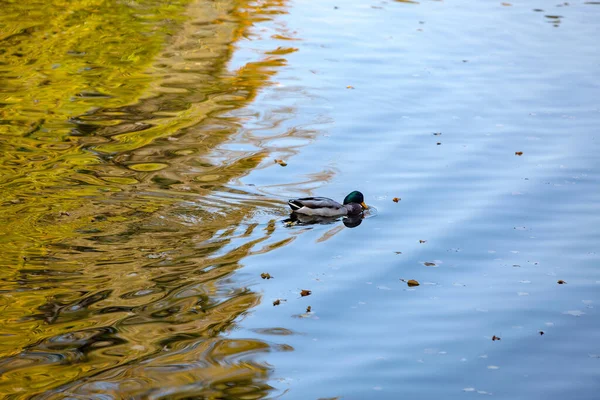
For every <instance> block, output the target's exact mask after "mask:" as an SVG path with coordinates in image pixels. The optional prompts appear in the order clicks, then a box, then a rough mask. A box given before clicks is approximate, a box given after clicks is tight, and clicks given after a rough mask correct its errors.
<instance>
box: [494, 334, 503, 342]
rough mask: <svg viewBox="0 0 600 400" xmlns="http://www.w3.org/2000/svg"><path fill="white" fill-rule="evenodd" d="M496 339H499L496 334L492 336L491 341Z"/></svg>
mask: <svg viewBox="0 0 600 400" xmlns="http://www.w3.org/2000/svg"><path fill="white" fill-rule="evenodd" d="M496 340H501V339H500V338H499V337H498V336H496V335H494V336H492V341H493V342H495V341H496Z"/></svg>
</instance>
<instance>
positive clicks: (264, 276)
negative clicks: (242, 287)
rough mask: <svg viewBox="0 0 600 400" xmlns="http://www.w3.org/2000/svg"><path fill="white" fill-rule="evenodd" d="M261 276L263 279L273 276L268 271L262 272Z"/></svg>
mask: <svg viewBox="0 0 600 400" xmlns="http://www.w3.org/2000/svg"><path fill="white" fill-rule="evenodd" d="M260 277H261V278H263V279H271V278H272V276H271V275H270V274H269V273H268V272H263V273H262V274H260Z"/></svg>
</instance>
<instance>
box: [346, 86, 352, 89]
mask: <svg viewBox="0 0 600 400" xmlns="http://www.w3.org/2000/svg"><path fill="white" fill-rule="evenodd" d="M346 89H354V86H350V85H348V86H346Z"/></svg>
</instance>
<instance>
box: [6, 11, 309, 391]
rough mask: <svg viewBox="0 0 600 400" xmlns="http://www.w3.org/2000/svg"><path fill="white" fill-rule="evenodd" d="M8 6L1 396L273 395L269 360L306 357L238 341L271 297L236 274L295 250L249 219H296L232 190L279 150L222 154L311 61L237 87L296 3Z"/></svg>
mask: <svg viewBox="0 0 600 400" xmlns="http://www.w3.org/2000/svg"><path fill="white" fill-rule="evenodd" d="M3 7H4V10H5V11H3V16H0V76H1V77H2V82H3V83H2V86H0V103H1V104H0V119H1V122H0V148H1V150H2V155H1V158H0V165H1V167H0V169H1V174H0V185H1V187H2V194H1V201H0V204H1V208H0V224H1V226H3V230H2V232H1V235H0V243H1V244H2V249H3V251H2V253H1V254H0V265H1V267H2V268H1V269H0V282H1V283H0V290H2V294H3V295H2V298H1V300H0V301H1V303H0V310H1V311H0V321H1V326H2V328H1V334H2V337H3V340H2V341H1V342H0V371H1V374H0V393H2V394H3V395H14V396H15V398H20V397H23V398H24V397H29V396H31V395H35V394H38V395H39V396H40V397H41V398H54V397H63V396H65V393H71V394H73V395H74V396H83V398H85V397H86V396H91V395H93V394H96V393H105V394H107V393H108V394H113V395H116V394H117V393H119V395H118V396H117V397H119V396H123V395H126V396H142V397H148V398H163V397H168V398H177V397H185V396H195V397H201V398H231V397H236V398H247V399H253V398H262V397H264V396H266V395H267V394H268V392H269V390H270V386H269V385H268V384H267V383H266V380H267V377H268V375H269V367H268V366H266V365H264V364H262V363H260V362H257V361H254V360H253V355H256V354H260V353H262V352H266V351H277V350H284V351H287V350H290V349H289V348H285V347H278V346H274V345H272V344H269V343H266V342H262V341H257V340H237V339H236V340H233V339H226V338H224V337H222V335H221V334H222V333H223V332H227V331H228V330H230V329H231V328H232V326H233V323H234V321H235V320H236V319H237V318H239V317H240V316H243V315H244V314H245V313H246V312H247V311H248V310H249V309H250V308H251V307H253V306H255V305H256V304H257V303H258V302H259V301H260V296H259V295H258V294H257V293H254V292H252V291H250V290H248V289H246V288H243V287H236V286H235V285H234V284H233V283H232V282H231V281H230V280H228V276H229V275H230V274H231V273H232V272H234V271H235V270H236V269H237V268H239V266H240V260H241V259H242V258H243V257H246V256H248V255H251V254H257V253H260V252H265V251H271V250H273V249H275V248H278V247H281V246H283V245H285V244H286V243H288V242H289V241H290V240H292V239H285V240H281V241H275V242H272V241H269V242H268V244H263V242H265V241H266V240H267V239H269V238H270V237H271V235H272V234H273V232H274V231H275V229H276V219H275V217H273V219H271V221H270V222H269V223H268V224H266V225H259V224H257V223H252V224H248V223H244V222H243V221H244V218H246V216H247V215H248V214H252V213H253V212H255V210H256V209H257V208H263V209H265V208H266V209H269V210H274V209H275V207H279V206H280V205H279V204H278V203H277V202H274V201H273V200H269V199H268V198H266V197H264V198H262V197H261V196H260V195H257V194H251V193H246V192H244V191H242V190H240V189H234V188H232V187H230V186H227V183H228V182H230V181H232V180H236V179H239V178H240V177H242V176H244V175H245V174H247V173H248V172H249V171H251V170H252V169H254V168H256V167H257V166H259V164H260V163H261V162H262V161H263V159H264V158H265V157H266V156H268V152H267V151H265V150H260V151H254V152H231V153H227V152H223V151H220V150H219V146H220V145H222V144H223V143H224V142H226V141H227V140H228V139H229V138H230V137H231V136H232V135H233V134H236V133H239V131H240V129H241V126H242V123H243V122H244V120H245V118H247V117H244V116H243V114H244V113H239V115H236V110H240V109H241V108H242V107H245V106H247V105H248V104H249V103H250V102H251V101H252V100H253V99H254V98H255V96H256V95H257V93H258V91H259V90H260V89H261V88H263V87H265V86H266V85H269V84H270V77H271V76H272V75H273V74H275V73H276V71H277V69H278V68H279V67H280V66H282V65H285V62H286V61H285V58H284V57H285V55H286V54H288V53H290V52H293V51H295V49H293V48H291V47H289V46H287V44H286V43H287V42H286V41H280V42H279V46H277V47H276V48H274V49H271V50H270V51H268V52H266V53H265V54H263V55H262V56H261V57H262V58H260V59H258V60H256V61H253V62H248V63H246V64H245V65H243V66H242V67H241V68H239V69H237V70H235V71H233V72H232V71H229V70H228V69H227V63H228V61H229V60H230V59H231V56H232V53H233V51H234V45H235V43H236V42H237V41H238V40H239V39H240V38H244V37H248V36H250V35H252V30H251V29H250V28H251V27H252V26H253V24H255V23H257V22H262V21H269V20H270V19H272V18H273V17H274V16H276V15H277V14H280V13H285V12H286V11H285V9H286V2H285V1H275V0H272V1H265V2H260V3H251V2H248V1H234V0H216V1H212V2H206V1H200V0H198V1H192V2H189V1H179V2H177V1H176V2H168V3H165V2H153V1H141V2H120V1H110V2H104V1H99V0H97V1H94V0H88V1H79V2H68V1H58V0H55V1H53V2H52V3H51V4H49V3H44V2H39V3H38V2H8V3H6V4H4V5H3ZM276 35H278V36H280V37H281V39H282V40H285V39H293V37H291V36H289V34H288V33H287V32H286V31H285V29H284V28H281V29H280V30H279V31H278V32H277V33H276ZM281 43H283V44H281ZM293 112H294V110H293V109H288V110H285V111H284V112H281V110H279V114H280V115H279V117H280V118H284V119H285V118H289V116H290V115H292V114H293ZM267 122H269V121H267ZM270 123H272V124H276V123H277V120H276V119H273V121H270ZM295 134H298V132H287V133H286V134H284V135H295ZM313 134H314V132H312V131H307V132H300V134H299V136H300V137H302V135H308V136H310V135H313ZM291 151H293V150H291ZM257 199H258V200H257Z"/></svg>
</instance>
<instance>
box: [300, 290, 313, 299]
mask: <svg viewBox="0 0 600 400" xmlns="http://www.w3.org/2000/svg"><path fill="white" fill-rule="evenodd" d="M311 293H312V292H311V291H310V290H306V289H302V291H301V292H300V296H302V297H304V296H310V294H311Z"/></svg>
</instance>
